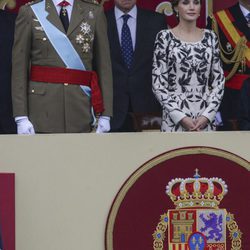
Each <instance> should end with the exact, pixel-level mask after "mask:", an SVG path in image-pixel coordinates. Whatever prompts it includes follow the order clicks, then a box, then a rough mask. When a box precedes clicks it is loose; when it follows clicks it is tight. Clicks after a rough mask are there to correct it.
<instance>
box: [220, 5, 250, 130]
mask: <svg viewBox="0 0 250 250" xmlns="http://www.w3.org/2000/svg"><path fill="white" fill-rule="evenodd" d="M225 10H226V11H227V12H228V13H230V15H231V17H232V20H233V21H232V24H233V25H234V27H235V28H236V29H237V30H238V31H239V32H240V33H242V35H244V36H245V37H246V39H247V41H248V43H249V42H250V28H249V27H248V25H247V21H246V18H245V17H244V15H243V13H242V11H241V9H240V6H239V3H237V4H235V5H233V6H232V7H229V8H228V9H225ZM218 27H219V30H218V31H219V40H220V44H221V46H222V48H223V50H224V51H227V52H230V50H232V49H233V48H234V47H233V45H232V44H231V41H230V40H228V38H227V36H226V35H225V33H224V31H223V30H222V29H221V28H220V26H219V25H218ZM230 44H231V46H230ZM230 47H231V48H230ZM226 57H227V59H228V60H231V59H232V58H231V57H230V56H226ZM234 64H235V63H234V62H233V61H232V63H231V64H226V63H223V69H224V71H227V72H230V71H231V69H232V68H233V66H234ZM249 65H250V62H248V64H246V67H245V69H242V67H241V64H240V66H239V67H238V70H237V72H236V74H244V75H250V67H249ZM229 81H230V85H229V82H226V85H225V92H224V97H223V100H222V103H221V108H220V111H221V114H222V120H223V123H224V130H231V129H232V126H231V122H230V121H231V120H236V119H237V117H238V110H239V98H240V88H238V87H237V86H241V85H242V81H241V82H239V81H238V80H236V77H232V78H231V79H230V80H229Z"/></svg>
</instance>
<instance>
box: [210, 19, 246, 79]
mask: <svg viewBox="0 0 250 250" xmlns="http://www.w3.org/2000/svg"><path fill="white" fill-rule="evenodd" d="M210 18H211V20H212V28H213V30H214V32H215V33H216V35H217V37H218V40H219V47H220V56H221V60H222V61H223V62H224V63H225V64H234V65H233V68H232V69H231V71H230V72H229V74H228V75H227V77H226V81H228V80H229V79H231V78H232V77H233V76H234V74H235V73H236V72H237V70H238V68H239V66H240V65H241V67H242V71H245V69H246V57H245V55H246V50H247V48H248V47H247V39H246V37H245V36H242V37H241V38H240V39H239V41H238V42H237V43H236V45H235V48H234V49H233V50H232V51H231V52H227V51H225V50H224V49H223V47H222V45H221V42H220V36H219V28H218V24H217V21H216V19H215V17H214V15H210ZM225 55H227V56H231V59H230V60H229V59H227V57H226V56H225Z"/></svg>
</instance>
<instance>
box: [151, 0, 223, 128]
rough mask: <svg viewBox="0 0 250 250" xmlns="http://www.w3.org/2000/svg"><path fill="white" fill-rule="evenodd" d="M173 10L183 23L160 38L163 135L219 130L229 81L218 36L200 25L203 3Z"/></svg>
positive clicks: (186, 2) (158, 91)
mask: <svg viewBox="0 0 250 250" xmlns="http://www.w3.org/2000/svg"><path fill="white" fill-rule="evenodd" d="M172 7H173V10H174V12H175V13H176V15H177V17H178V19H179V24H178V25H177V26H176V27H174V28H173V29H169V30H162V31H161V32H159V33H158V35H157V37H156V41H155V50H154V61H153V73H152V77H153V92H154V94H155V96H156V98H157V99H158V101H159V102H160V104H161V105H162V109H163V114H162V124H161V130H162V131H171V132H173V131H209V130H214V129H215V125H214V119H215V115H216V112H217V110H218V108H219V106H220V103H221V100H222V97H223V92H224V82H225V79H224V74H223V70H222V67H221V62H220V58H219V46H218V40H217V37H216V35H215V33H214V32H213V31H210V30H207V29H200V28H198V27H197V26H196V20H197V18H198V17H199V15H200V10H201V0H173V1H172Z"/></svg>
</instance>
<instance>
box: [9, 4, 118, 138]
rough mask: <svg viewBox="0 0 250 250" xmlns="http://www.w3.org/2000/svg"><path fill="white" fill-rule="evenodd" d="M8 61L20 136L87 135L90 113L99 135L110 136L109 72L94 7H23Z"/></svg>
mask: <svg viewBox="0 0 250 250" xmlns="http://www.w3.org/2000/svg"><path fill="white" fill-rule="evenodd" d="M12 62H13V63H12V65H13V72H12V99H13V114H14V117H15V121H16V123H17V129H18V134H34V133H36V132H37V133H78V132H89V131H91V123H92V121H93V119H94V115H93V112H92V111H93V110H94V113H95V114H97V115H99V116H100V117H99V121H98V127H97V132H100V133H101V132H107V131H109V129H110V125H109V120H110V117H111V116H112V101H113V100H112V73H111V63H110V55H109V45H108V39H107V31H106V19H105V16H104V13H103V9H102V7H101V6H100V5H99V3H98V2H96V1H95V0H67V1H61V0H38V1H35V2H31V3H29V4H27V5H25V6H22V7H21V8H20V10H19V14H18V17H17V20H16V28H15V40H14V47H13V59H12ZM96 73H97V74H96ZM97 75H98V77H97ZM92 107H93V109H92Z"/></svg>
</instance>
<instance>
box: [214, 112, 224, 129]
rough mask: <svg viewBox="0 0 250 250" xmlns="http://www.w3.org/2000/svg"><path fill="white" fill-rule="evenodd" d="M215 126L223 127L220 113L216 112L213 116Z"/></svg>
mask: <svg viewBox="0 0 250 250" xmlns="http://www.w3.org/2000/svg"><path fill="white" fill-rule="evenodd" d="M215 126H223V121H222V118H221V113H220V112H217V113H216V115H215Z"/></svg>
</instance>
